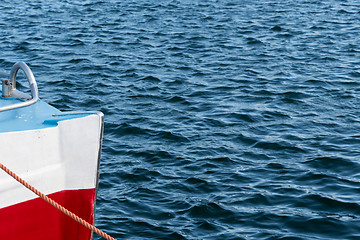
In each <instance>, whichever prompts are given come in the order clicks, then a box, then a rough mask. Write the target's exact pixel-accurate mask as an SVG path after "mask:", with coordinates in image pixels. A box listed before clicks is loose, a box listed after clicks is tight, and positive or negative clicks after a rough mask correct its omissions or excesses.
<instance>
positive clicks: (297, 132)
mask: <svg viewBox="0 0 360 240" xmlns="http://www.w3.org/2000/svg"><path fill="white" fill-rule="evenodd" d="M0 33H1V34H0V50H1V54H0V69H7V70H9V69H10V68H11V66H12V65H13V64H14V63H15V62H16V61H25V62H27V63H28V64H29V65H30V67H31V68H32V70H33V72H34V73H35V77H36V78H37V81H38V85H39V89H40V97H41V98H42V99H43V100H45V101H47V102H49V103H50V104H52V105H53V106H55V107H57V108H59V109H61V110H64V111H68V110H70V111H76V110H100V111H102V112H104V113H105V134H104V143H103V154H102V162H101V176H100V190H99V195H98V205H97V216H96V226H97V227H99V228H100V229H102V230H104V231H106V232H108V233H109V234H110V235H112V236H114V237H116V238H119V239H360V163H359V161H360V133H359V129H360V110H359V106H360V95H359V94H360V2H359V1H350V0H348V1H347V0H342V1H340V0H325V1H315V0H287V1H285V0H278V1H269V0H266V1H243V0H209V1H200V0H192V1H185V0H184V1H176V0H159V1H146V0H137V1H132V0H130V1H128V0H124V1H115V0H103V1H100V0H99V1H90V0H89V1H77V0H72V1H52V0H47V1H45V0H38V1H31V2H30V1H29V2H24V1H19V0H11V1H10V0H6V1H2V2H1V4H0ZM95 239H100V237H98V236H95Z"/></svg>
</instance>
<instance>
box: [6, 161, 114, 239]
mask: <svg viewBox="0 0 360 240" xmlns="http://www.w3.org/2000/svg"><path fill="white" fill-rule="evenodd" d="M0 168H1V169H2V170H3V171H5V172H6V173H7V174H9V175H10V176H11V177H12V178H14V179H15V180H16V181H18V182H19V183H21V184H22V185H23V186H24V187H26V188H28V189H29V190H30V191H32V192H33V193H35V194H36V195H38V196H39V197H40V198H42V199H43V200H44V201H46V202H47V203H49V204H51V205H52V206H53V207H55V208H57V209H58V210H60V211H61V212H63V213H64V214H65V215H67V216H69V217H71V218H72V219H74V220H75V221H77V222H78V223H80V224H82V225H84V226H85V227H87V228H89V229H90V230H91V231H93V232H95V233H97V234H98V235H100V236H102V237H103V238H105V239H107V240H116V239H115V238H113V237H111V236H109V235H108V234H106V233H105V232H103V231H101V230H100V229H98V228H96V227H95V226H94V225H92V224H90V223H88V222H87V221H85V220H84V219H82V218H81V217H79V216H77V215H76V214H74V213H72V212H70V211H69V210H67V209H66V208H64V207H63V206H61V205H60V204H58V203H57V202H55V201H54V200H52V199H51V198H49V197H48V196H46V195H45V194H43V193H42V192H40V191H39V190H37V189H36V188H35V187H33V186H31V185H30V184H29V183H27V182H26V181H25V180H23V179H22V178H20V177H19V176H18V175H16V174H15V173H14V172H12V171H11V170H10V169H8V168H7V167H5V166H4V165H3V164H1V163H0Z"/></svg>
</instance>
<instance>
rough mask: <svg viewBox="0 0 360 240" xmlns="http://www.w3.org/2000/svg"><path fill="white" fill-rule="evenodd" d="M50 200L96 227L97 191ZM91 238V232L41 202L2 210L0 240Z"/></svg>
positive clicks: (65, 194)
mask: <svg viewBox="0 0 360 240" xmlns="http://www.w3.org/2000/svg"><path fill="white" fill-rule="evenodd" d="M48 196H49V197H50V198H52V199H53V200H54V201H56V202H58V203H60V204H61V205H63V206H64V207H65V208H67V209H68V210H70V211H72V212H73V213H75V214H77V215H78V216H80V217H81V218H83V219H84V220H86V221H88V222H89V223H91V224H92V223H93V216H94V203H95V189H81V190H65V191H61V192H57V193H53V194H50V195H48ZM0 201H1V199H0ZM90 237H91V231H90V230H89V229H87V228H85V227H84V226H83V225H81V224H80V223H77V222H76V221H74V220H73V219H72V218H70V217H68V216H66V215H65V214H63V213H62V212H60V211H59V210H57V209H56V208H54V207H53V206H51V205H50V204H48V203H47V202H45V201H44V200H42V199H40V198H36V199H33V200H29V201H26V202H23V203H19V204H15V205H12V206H9V207H5V208H2V209H0V239H12V240H20V239H21V240H23V239H27V240H35V239H36V240H45V239H46V240H49V239H52V240H71V239H77V240H89V239H90Z"/></svg>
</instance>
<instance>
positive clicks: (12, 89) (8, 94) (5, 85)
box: [0, 62, 39, 112]
mask: <svg viewBox="0 0 360 240" xmlns="http://www.w3.org/2000/svg"><path fill="white" fill-rule="evenodd" d="M19 69H21V70H23V72H24V73H25V75H26V78H27V79H28V81H29V85H30V91H31V98H28V99H25V101H24V102H19V103H15V104H11V105H7V106H3V107H0V112H2V111H7V110H11V109H16V108H21V107H26V106H29V105H32V104H34V103H36V102H37V101H38V100H39V91H38V87H37V84H36V81H35V77H34V75H33V73H32V72H31V69H30V68H29V66H28V65H26V63H24V62H18V63H15V64H14V66H13V67H12V68H11V71H10V74H6V73H0V75H3V76H8V77H9V79H2V96H3V97H4V98H22V99H23V98H24V96H25V94H23V93H21V92H20V91H18V90H16V75H17V73H18V71H19Z"/></svg>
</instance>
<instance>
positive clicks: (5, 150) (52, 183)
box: [0, 114, 102, 208]
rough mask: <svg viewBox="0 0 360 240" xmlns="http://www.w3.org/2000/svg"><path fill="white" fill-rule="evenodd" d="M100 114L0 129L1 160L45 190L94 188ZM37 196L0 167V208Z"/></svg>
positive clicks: (47, 192) (28, 180)
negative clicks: (16, 129)
mask: <svg viewBox="0 0 360 240" xmlns="http://www.w3.org/2000/svg"><path fill="white" fill-rule="evenodd" d="M101 131H102V115H101V114H100V115H99V114H93V115H90V116H86V117H82V118H74V119H70V120H64V121H61V122H59V124H58V126H57V127H52V128H44V129H39V130H30V131H23V132H7V133H0V162H1V163H2V164H4V165H5V166H6V167H7V168H9V169H10V170H11V171H13V172H15V173H16V174H17V175H19V176H20V177H21V178H23V179H24V180H25V181H27V182H28V183H30V184H31V185H32V186H34V187H35V188H37V189H38V190H39V191H41V192H43V193H45V194H51V193H55V192H58V191H62V190H74V189H90V188H95V187H96V183H97V171H98V156H99V151H100V150H101V149H100V141H101V139H100V138H101ZM36 197H37V196H36V195H35V194H34V193H32V192H31V191H30V190H28V189H27V188H25V187H24V186H22V185H21V184H20V183H18V182H17V181H15V180H14V179H13V178H11V177H10V176H8V175H7V174H6V173H5V172H4V171H2V170H0V208H3V207H7V206H10V205H14V204H17V203H20V202H24V201H27V200H31V199H34V198H36Z"/></svg>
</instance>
